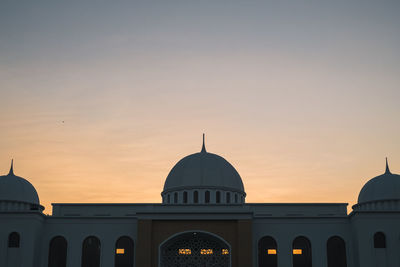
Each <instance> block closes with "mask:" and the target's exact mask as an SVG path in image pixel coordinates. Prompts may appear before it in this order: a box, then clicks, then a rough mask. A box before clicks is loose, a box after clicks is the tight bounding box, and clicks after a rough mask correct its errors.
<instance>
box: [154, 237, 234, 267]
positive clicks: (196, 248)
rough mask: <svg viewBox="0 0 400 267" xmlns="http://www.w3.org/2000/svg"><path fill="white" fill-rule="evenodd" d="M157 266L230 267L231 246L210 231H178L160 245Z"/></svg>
mask: <svg viewBox="0 0 400 267" xmlns="http://www.w3.org/2000/svg"><path fill="white" fill-rule="evenodd" d="M159 266H160V267H170V266H185V267H198V266H207V267H230V266H231V248H230V246H229V244H228V243H227V242H226V241H225V240H223V239H222V238H220V237H218V236H216V235H214V234H211V233H207V232H201V231H190V232H184V233H179V234H177V235H174V236H172V237H170V238H169V239H167V240H166V241H164V242H163V243H162V244H161V245H160V249H159Z"/></svg>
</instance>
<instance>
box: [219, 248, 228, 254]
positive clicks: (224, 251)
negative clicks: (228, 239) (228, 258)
mask: <svg viewBox="0 0 400 267" xmlns="http://www.w3.org/2000/svg"><path fill="white" fill-rule="evenodd" d="M221 254H222V255H228V254H229V250H227V249H226V248H223V249H222V252H221Z"/></svg>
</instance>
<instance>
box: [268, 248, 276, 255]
mask: <svg viewBox="0 0 400 267" xmlns="http://www.w3.org/2000/svg"><path fill="white" fill-rule="evenodd" d="M275 254H276V249H268V255H275Z"/></svg>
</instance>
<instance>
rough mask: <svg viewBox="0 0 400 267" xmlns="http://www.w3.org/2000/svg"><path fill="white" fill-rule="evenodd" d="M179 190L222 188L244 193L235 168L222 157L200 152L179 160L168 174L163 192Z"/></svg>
mask: <svg viewBox="0 0 400 267" xmlns="http://www.w3.org/2000/svg"><path fill="white" fill-rule="evenodd" d="M179 188H188V189H189V188H191V189H192V188H221V189H222V188H223V189H229V190H233V191H238V192H244V188H243V182H242V179H241V178H240V175H239V173H238V172H237V171H236V170H235V168H234V167H233V166H232V165H231V164H230V163H229V162H228V161H226V160H225V159H224V158H223V157H221V156H218V155H216V154H212V153H208V152H205V151H202V152H200V153H195V154H192V155H189V156H187V157H184V158H183V159H181V160H180V161H179V162H178V163H177V164H176V165H175V166H174V167H173V168H172V170H171V171H170V173H169V174H168V177H167V180H166V181H165V184H164V191H169V190H176V189H179Z"/></svg>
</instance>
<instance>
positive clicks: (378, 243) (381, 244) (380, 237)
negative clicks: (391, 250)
mask: <svg viewBox="0 0 400 267" xmlns="http://www.w3.org/2000/svg"><path fill="white" fill-rule="evenodd" d="M374 248H386V236H385V234H384V233H382V232H377V233H375V235H374Z"/></svg>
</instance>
